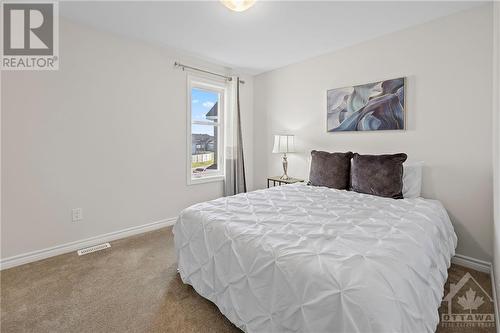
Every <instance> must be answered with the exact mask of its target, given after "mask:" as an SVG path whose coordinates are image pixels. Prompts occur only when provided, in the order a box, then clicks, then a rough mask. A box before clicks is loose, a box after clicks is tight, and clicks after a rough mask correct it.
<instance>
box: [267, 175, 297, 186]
mask: <svg viewBox="0 0 500 333" xmlns="http://www.w3.org/2000/svg"><path fill="white" fill-rule="evenodd" d="M303 181H304V179H298V178H291V177H290V178H288V179H281V177H280V176H275V177H268V178H267V188H269V187H270V186H271V182H272V183H273V186H276V184H278V186H279V185H282V184H293V183H300V182H303Z"/></svg>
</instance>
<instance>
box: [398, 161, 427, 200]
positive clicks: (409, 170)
mask: <svg viewBox="0 0 500 333" xmlns="http://www.w3.org/2000/svg"><path fill="white" fill-rule="evenodd" d="M423 166H424V162H405V163H403V197H404V198H418V197H419V196H420V191H421V190H422V167H423Z"/></svg>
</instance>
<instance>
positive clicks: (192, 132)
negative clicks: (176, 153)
mask: <svg viewBox="0 0 500 333" xmlns="http://www.w3.org/2000/svg"><path fill="white" fill-rule="evenodd" d="M188 82H189V84H188V149H189V153H188V163H187V164H188V184H194V183H200V182H207V181H219V180H222V179H223V178H224V167H223V166H224V156H223V153H224V145H223V144H224V140H223V138H224V136H223V128H224V127H223V120H224V118H223V115H224V106H225V104H224V103H225V102H224V95H225V90H226V88H225V83H224V82H219V81H215V80H208V79H202V78H195V77H190V78H189V79H188Z"/></svg>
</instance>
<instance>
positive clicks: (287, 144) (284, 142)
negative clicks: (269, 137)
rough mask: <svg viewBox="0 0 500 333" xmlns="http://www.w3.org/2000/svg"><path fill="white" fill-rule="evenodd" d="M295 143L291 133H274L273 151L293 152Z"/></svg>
mask: <svg viewBox="0 0 500 333" xmlns="http://www.w3.org/2000/svg"><path fill="white" fill-rule="evenodd" d="M294 151H295V143H294V137H293V135H275V136H274V147H273V153H293V152H294Z"/></svg>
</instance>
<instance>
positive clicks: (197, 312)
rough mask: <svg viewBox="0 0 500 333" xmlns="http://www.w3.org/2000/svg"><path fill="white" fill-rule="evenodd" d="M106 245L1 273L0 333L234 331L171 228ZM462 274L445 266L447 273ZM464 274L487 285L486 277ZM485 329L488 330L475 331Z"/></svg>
mask: <svg viewBox="0 0 500 333" xmlns="http://www.w3.org/2000/svg"><path fill="white" fill-rule="evenodd" d="M111 245H112V248H111V249H107V250H104V251H100V252H96V253H93V254H88V255H85V256H82V257H78V256H77V255H76V253H70V254H65V255H61V256H58V257H54V258H50V259H46V260H43V261H39V262H35V263H31V264H27V265H23V266H19V267H16V268H12V269H8V270H5V271H2V272H1V274H0V278H1V281H0V283H1V284H0V286H1V332H2V333H4V332H179V333H180V332H240V331H239V330H238V329H237V328H236V327H235V326H233V325H232V324H231V323H230V322H229V321H228V320H227V319H226V318H225V317H224V316H223V315H222V314H221V313H220V312H219V311H218V309H217V308H216V307H215V305H213V304H212V303H210V302H209V301H206V300H205V299H204V298H202V297H201V296H199V295H198V294H197V293H196V292H195V291H194V290H193V289H192V288H191V287H189V286H186V285H184V284H182V282H181V280H180V278H179V276H178V274H177V273H176V263H175V253H174V250H173V248H174V245H173V237H172V233H171V228H165V229H161V230H158V231H153V232H150V233H146V234H143V235H139V236H134V237H130V238H127V239H124V240H119V241H115V242H112V243H111ZM463 272H464V270H462V268H461V267H458V266H452V268H451V269H450V278H455V279H459V278H461V276H462V275H463ZM471 272H472V273H473V274H474V276H475V277H476V278H477V279H478V280H480V281H481V282H482V283H484V284H485V285H487V284H488V283H489V277H488V275H487V274H483V273H478V272H474V271H471ZM490 291H491V287H490ZM438 331H439V332H472V331H474V332H477V330H472V331H471V330H467V329H465V330H461V329H458V330H457V329H450V328H438ZM489 331H491V332H494V329H486V330H482V332H489Z"/></svg>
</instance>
